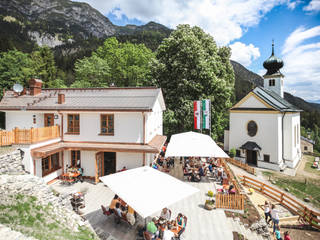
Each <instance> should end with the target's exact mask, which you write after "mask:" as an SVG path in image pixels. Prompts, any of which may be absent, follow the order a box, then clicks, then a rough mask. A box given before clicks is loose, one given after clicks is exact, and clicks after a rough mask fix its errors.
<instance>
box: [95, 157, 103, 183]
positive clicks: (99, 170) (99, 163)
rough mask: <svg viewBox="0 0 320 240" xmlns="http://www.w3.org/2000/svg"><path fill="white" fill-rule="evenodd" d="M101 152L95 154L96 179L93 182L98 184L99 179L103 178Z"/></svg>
mask: <svg viewBox="0 0 320 240" xmlns="http://www.w3.org/2000/svg"><path fill="white" fill-rule="evenodd" d="M102 170H103V152H98V153H96V178H95V182H96V183H98V182H99V177H102V176H103V171H102Z"/></svg>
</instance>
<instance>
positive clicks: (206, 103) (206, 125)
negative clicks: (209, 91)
mask: <svg viewBox="0 0 320 240" xmlns="http://www.w3.org/2000/svg"><path fill="white" fill-rule="evenodd" d="M202 129H210V100H208V99H205V100H202Z"/></svg>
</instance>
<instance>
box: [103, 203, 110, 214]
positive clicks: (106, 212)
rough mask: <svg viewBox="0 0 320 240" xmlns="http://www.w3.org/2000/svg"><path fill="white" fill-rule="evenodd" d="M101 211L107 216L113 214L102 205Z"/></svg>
mask: <svg viewBox="0 0 320 240" xmlns="http://www.w3.org/2000/svg"><path fill="white" fill-rule="evenodd" d="M101 209H102V214H103V215H106V216H110V215H111V212H110V211H108V210H107V209H106V208H105V207H104V206H103V205H101Z"/></svg>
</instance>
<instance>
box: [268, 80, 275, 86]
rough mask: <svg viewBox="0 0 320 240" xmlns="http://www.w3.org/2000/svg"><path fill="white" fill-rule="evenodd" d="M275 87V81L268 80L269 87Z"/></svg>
mask: <svg viewBox="0 0 320 240" xmlns="http://www.w3.org/2000/svg"><path fill="white" fill-rule="evenodd" d="M275 85H276V80H275V79H270V80H269V86H270V87H271V86H275Z"/></svg>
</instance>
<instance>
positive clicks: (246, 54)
mask: <svg viewBox="0 0 320 240" xmlns="http://www.w3.org/2000/svg"><path fill="white" fill-rule="evenodd" d="M229 47H230V48H231V50H232V55H231V59H232V60H235V61H237V62H239V63H241V64H242V65H244V66H246V67H248V66H250V64H251V63H252V61H253V60H256V59H257V58H259V57H260V51H259V48H258V47H255V46H254V45H253V44H249V45H245V44H244V43H242V42H235V43H233V44H231V45H229Z"/></svg>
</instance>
